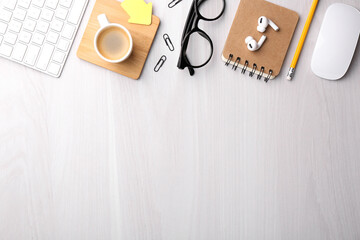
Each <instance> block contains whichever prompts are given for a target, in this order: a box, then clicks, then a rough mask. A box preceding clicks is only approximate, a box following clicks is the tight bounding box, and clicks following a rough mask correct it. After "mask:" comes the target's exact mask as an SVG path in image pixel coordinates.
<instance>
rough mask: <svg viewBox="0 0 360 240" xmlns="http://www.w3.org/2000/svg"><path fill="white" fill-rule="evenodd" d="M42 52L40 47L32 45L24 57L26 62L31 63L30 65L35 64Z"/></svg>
mask: <svg viewBox="0 0 360 240" xmlns="http://www.w3.org/2000/svg"><path fill="white" fill-rule="evenodd" d="M39 52H40V47H38V46H35V45H30V46H29V49H28V51H27V53H26V57H25V59H24V63H26V64H28V65H30V66H34V64H35V61H36V59H37V57H38V55H39Z"/></svg>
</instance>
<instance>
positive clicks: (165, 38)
mask: <svg viewBox="0 0 360 240" xmlns="http://www.w3.org/2000/svg"><path fill="white" fill-rule="evenodd" d="M163 38H164V40H165V43H166V46H168V48H169V50H170V51H174V50H175V47H174V45H173V44H172V42H171V39H170V37H169V35H168V34H167V33H165V34H164V36H163Z"/></svg>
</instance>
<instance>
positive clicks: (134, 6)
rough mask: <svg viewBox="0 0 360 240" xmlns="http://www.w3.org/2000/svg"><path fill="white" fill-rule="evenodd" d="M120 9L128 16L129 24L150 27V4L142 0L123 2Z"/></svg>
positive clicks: (126, 0) (125, 0)
mask: <svg viewBox="0 0 360 240" xmlns="http://www.w3.org/2000/svg"><path fill="white" fill-rule="evenodd" d="M121 7H122V8H123V9H124V10H125V12H127V14H129V16H130V18H129V23H136V24H143V25H151V18H152V3H151V2H150V3H146V2H144V0H124V1H123V2H122V3H121Z"/></svg>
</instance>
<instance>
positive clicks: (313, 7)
mask: <svg viewBox="0 0 360 240" xmlns="http://www.w3.org/2000/svg"><path fill="white" fill-rule="evenodd" d="M318 2H319V0H314V1H313V3H312V5H311V9H310V13H309V15H308V18H307V20H306V23H305V26H304V30H303V32H302V34H301V37H300V41H299V44H298V46H297V48H296V52H295V56H294V59H293V61H292V63H291V66H290V69H289V73H288V75H287V79H288V80H291V79H293V77H294V75H295V68H296V64H297V62H298V60H299V57H300V53H301V50H302V48H303V46H304V43H305V39H306V36H307V34H308V31H309V28H310V24H311V22H312V19H313V17H314V14H315V10H316V7H317V5H318Z"/></svg>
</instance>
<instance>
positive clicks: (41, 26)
mask: <svg viewBox="0 0 360 240" xmlns="http://www.w3.org/2000/svg"><path fill="white" fill-rule="evenodd" d="M49 26H50V24H49V23H47V22H44V21H39V22H38V24H37V26H36V30H38V31H39V32H42V33H47V31H48V29H49Z"/></svg>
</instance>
